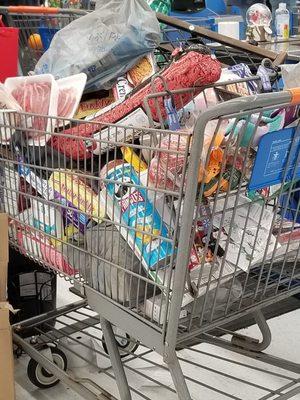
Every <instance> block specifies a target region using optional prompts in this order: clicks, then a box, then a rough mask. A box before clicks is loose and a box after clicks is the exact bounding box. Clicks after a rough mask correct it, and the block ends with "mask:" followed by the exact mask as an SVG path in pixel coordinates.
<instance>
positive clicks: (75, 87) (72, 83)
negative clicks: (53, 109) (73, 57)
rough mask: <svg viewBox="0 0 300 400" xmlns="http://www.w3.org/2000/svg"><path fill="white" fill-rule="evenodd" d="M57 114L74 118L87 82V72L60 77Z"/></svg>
mask: <svg viewBox="0 0 300 400" xmlns="http://www.w3.org/2000/svg"><path fill="white" fill-rule="evenodd" d="M56 83H57V85H58V90H59V93H58V104H57V116H58V117H63V118H73V117H74V115H75V113H76V110H77V108H78V106H79V102H80V99H81V96H82V92H83V89H84V87H85V84H86V74H84V73H80V74H76V75H72V76H68V77H66V78H62V79H58V80H57V81H56Z"/></svg>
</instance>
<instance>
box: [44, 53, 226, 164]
mask: <svg viewBox="0 0 300 400" xmlns="http://www.w3.org/2000/svg"><path fill="white" fill-rule="evenodd" d="M220 74H221V65H220V63H219V61H218V60H216V59H214V58H213V57H212V56H210V55H208V54H202V53H200V52H197V51H189V52H187V53H186V54H184V55H183V56H181V57H180V58H179V59H177V60H176V61H174V62H172V64H170V66H169V67H168V68H166V69H165V70H164V71H163V72H162V76H163V77H164V81H165V83H166V86H167V87H168V89H169V90H171V91H172V90H176V89H182V88H189V87H193V86H195V85H199V88H198V87H197V89H195V90H196V93H197V92H198V93H200V92H201V90H202V89H201V87H200V85H201V86H204V85H208V84H210V83H214V82H215V81H216V80H218V79H219V77H220ZM164 90H165V86H164V84H163V82H162V81H161V80H157V82H156V83H155V91H156V92H163V91H164ZM152 91H153V88H152V86H151V84H150V83H149V84H147V85H145V86H144V87H142V88H141V89H140V90H138V91H137V92H135V93H133V94H132V95H131V96H130V97H129V98H127V99H126V100H124V101H123V102H121V103H119V104H116V105H114V106H113V107H111V108H110V109H109V110H107V111H105V112H102V113H100V114H99V115H97V116H95V118H94V119H92V120H91V122H92V123H90V124H82V125H80V126H79V127H75V128H71V129H68V130H66V131H65V133H66V134H68V135H76V136H82V137H85V138H87V137H91V136H92V135H93V134H95V133H96V132H98V131H99V127H98V126H97V125H96V124H94V123H93V122H98V123H102V124H103V128H104V127H105V126H106V124H108V123H122V120H124V119H125V117H126V125H131V124H132V125H135V122H134V121H130V115H131V114H132V113H133V112H134V111H137V110H138V109H140V110H141V111H142V112H144V111H143V110H142V109H143V101H144V99H145V97H146V96H148V95H149V94H151V93H152ZM155 100H156V99H151V100H149V102H148V104H149V107H150V110H151V114H152V117H153V119H154V120H155V121H159V119H160V118H159V113H160V114H161V117H162V118H164V119H165V118H166V116H167V115H166V110H165V106H164V99H163V97H161V98H158V99H157V102H158V108H157V103H156V101H155ZM173 100H174V106H175V108H176V109H178V110H179V109H180V108H182V107H183V106H184V105H186V104H187V103H189V102H190V101H191V94H190V93H188V92H187V93H185V94H177V95H176V94H175V95H174V96H173ZM124 123H125V122H124ZM102 131H103V130H102ZM128 131H129V130H128ZM97 135H99V132H98V133H97ZM101 137H103V135H101ZM86 142H88V144H86ZM52 146H53V147H54V148H55V149H57V150H58V151H60V152H62V153H64V154H65V155H66V156H67V157H72V158H74V159H77V158H79V159H84V158H90V157H91V155H92V152H93V151H94V150H95V149H96V147H97V143H96V141H94V142H92V143H91V141H86V140H78V139H72V138H71V137H70V138H66V137H54V138H53V140H52Z"/></svg>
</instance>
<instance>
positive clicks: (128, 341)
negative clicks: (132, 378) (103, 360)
mask: <svg viewBox="0 0 300 400" xmlns="http://www.w3.org/2000/svg"><path fill="white" fill-rule="evenodd" d="M113 331H114V333H115V334H116V335H118V336H116V341H117V345H118V347H119V351H120V356H121V358H124V357H127V356H129V355H130V353H134V352H135V351H136V350H137V349H138V347H139V343H138V342H137V341H136V340H135V339H133V338H132V337H130V336H129V335H128V333H126V334H125V333H124V332H123V331H122V330H121V329H119V328H117V327H115V326H113ZM121 336H122V337H121ZM102 346H103V349H104V351H105V353H106V354H108V349H107V345H106V342H105V337H104V335H103V337H102Z"/></svg>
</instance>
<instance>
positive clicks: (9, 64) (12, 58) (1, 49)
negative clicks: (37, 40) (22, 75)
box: [0, 15, 19, 82]
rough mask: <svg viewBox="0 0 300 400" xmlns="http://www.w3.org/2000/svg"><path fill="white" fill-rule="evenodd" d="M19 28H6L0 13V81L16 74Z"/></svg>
mask: <svg viewBox="0 0 300 400" xmlns="http://www.w3.org/2000/svg"><path fill="white" fill-rule="evenodd" d="M18 53H19V29H17V28H8V27H6V26H5V25H4V23H3V21H2V15H0V54H1V68H0V82H4V81H5V79H6V78H9V77H11V76H16V75H17V74H18Z"/></svg>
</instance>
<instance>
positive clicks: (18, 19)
mask: <svg viewBox="0 0 300 400" xmlns="http://www.w3.org/2000/svg"><path fill="white" fill-rule="evenodd" d="M87 12H89V11H88V10H80V9H68V8H61V9H58V8H54V7H33V6H32V7H31V6H10V7H0V14H2V15H3V17H4V18H3V19H4V23H5V24H6V25H7V26H11V27H15V28H18V29H19V67H20V72H21V73H22V74H23V75H27V74H28V72H30V71H33V70H34V67H35V65H36V63H37V61H38V60H39V58H40V57H41V55H42V54H43V53H44V51H45V50H47V49H48V48H49V46H50V43H51V40H52V38H53V36H54V35H55V33H56V32H58V31H59V30H60V29H62V28H63V27H65V26H66V25H68V24H69V23H70V22H72V21H74V20H75V19H77V18H79V17H81V16H82V15H85V14H86V13H87Z"/></svg>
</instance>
